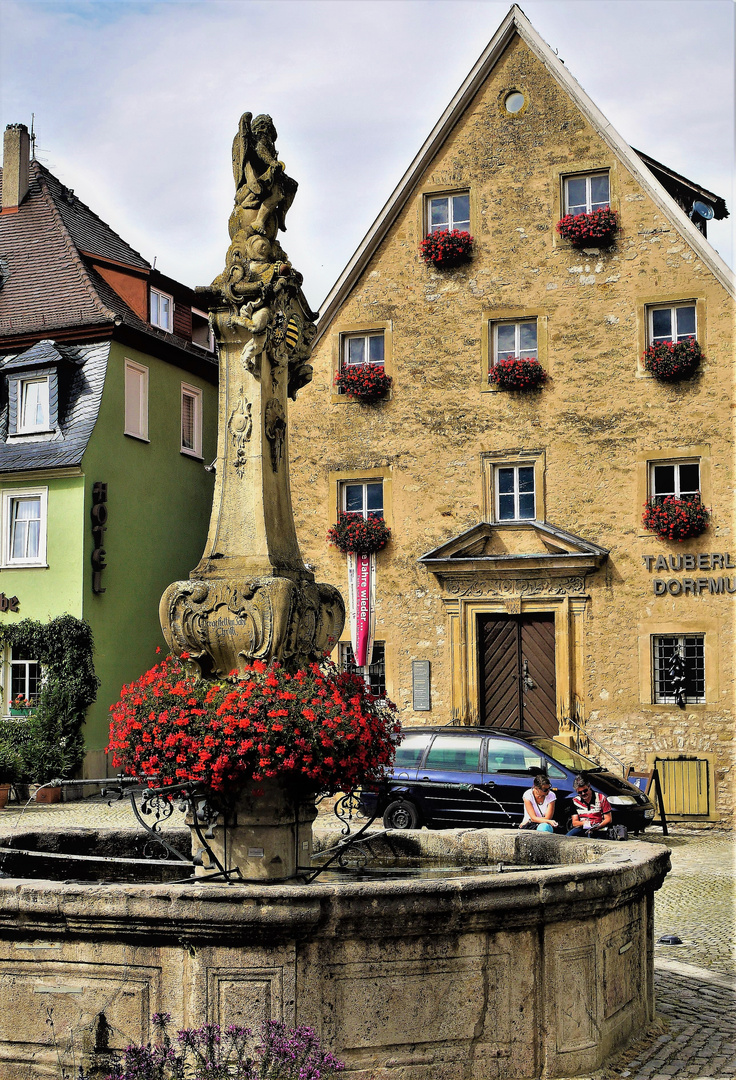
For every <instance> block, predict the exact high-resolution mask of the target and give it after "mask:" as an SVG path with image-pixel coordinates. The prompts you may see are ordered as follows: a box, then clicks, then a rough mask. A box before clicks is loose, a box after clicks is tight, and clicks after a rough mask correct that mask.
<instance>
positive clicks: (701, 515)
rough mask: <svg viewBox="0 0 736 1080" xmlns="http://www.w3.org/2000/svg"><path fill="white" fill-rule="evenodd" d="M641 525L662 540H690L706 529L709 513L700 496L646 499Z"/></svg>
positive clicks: (670, 496)
mask: <svg viewBox="0 0 736 1080" xmlns="http://www.w3.org/2000/svg"><path fill="white" fill-rule="evenodd" d="M641 520H642V525H643V526H644V528H645V529H648V530H649V531H650V532H653V533H656V534H657V536H661V538H662V539H663V540H678V541H680V542H682V541H683V540H690V539H692V537H694V536H700V535H701V534H702V533H704V532H705V530H706V529H707V528H708V523H709V521H710V512H709V511H708V510H707V509H706V507H705V506H703V504H702V502H701V500H700V494H699V493H698V494H697V495H694V496H692V497H691V498H689V499H677V498H675V496H674V495H667V496H665V498H664V499H663V498H661V496H657V497H653V498H650V499H647V501H646V502H645V503H644V515H643V517H642V519H641Z"/></svg>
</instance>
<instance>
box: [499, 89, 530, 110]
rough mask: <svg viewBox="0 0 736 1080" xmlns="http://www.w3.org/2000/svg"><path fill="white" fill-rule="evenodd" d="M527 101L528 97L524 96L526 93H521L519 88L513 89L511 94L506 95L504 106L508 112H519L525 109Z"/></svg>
mask: <svg viewBox="0 0 736 1080" xmlns="http://www.w3.org/2000/svg"><path fill="white" fill-rule="evenodd" d="M525 103H526V98H525V97H524V95H523V94H520V93H519V91H518V90H512V91H511V93H510V94H507V95H506V99H505V101H504V106H505V108H506V112H510V113H518V112H519V111H520V110H521V109H523V107H524V105H525Z"/></svg>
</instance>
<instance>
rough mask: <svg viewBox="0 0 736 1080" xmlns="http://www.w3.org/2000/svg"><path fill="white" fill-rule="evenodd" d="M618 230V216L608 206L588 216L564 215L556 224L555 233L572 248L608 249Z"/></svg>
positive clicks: (593, 211)
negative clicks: (567, 241)
mask: <svg viewBox="0 0 736 1080" xmlns="http://www.w3.org/2000/svg"><path fill="white" fill-rule="evenodd" d="M617 229H618V214H617V213H616V211H615V210H612V209H611V208H610V206H604V207H603V208H602V209H600V210H592V211H591V212H590V213H589V214H565V216H564V217H563V218H561V219H560V220H559V221H558V222H557V232H558V233H559V234H560V236H561V237H562V238H563V239H564V240H569V241H570V243H571V244H572V245H573V247H608V245H609V244H612V243H613V239H614V237H615V235H616V231H617Z"/></svg>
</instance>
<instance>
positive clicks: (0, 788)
mask: <svg viewBox="0 0 736 1080" xmlns="http://www.w3.org/2000/svg"><path fill="white" fill-rule="evenodd" d="M21 770H22V761H21V757H20V754H19V753H18V751H17V749H16V748H15V747H14V746H13V745H12V744H11V743H10V742H8V741H7V740H5V739H3V740H0V810H1V809H3V808H4V807H5V806H7V804H8V798H9V797H10V788H11V786H12V785H13V784H17V783H18V781H19V780H20V776H21Z"/></svg>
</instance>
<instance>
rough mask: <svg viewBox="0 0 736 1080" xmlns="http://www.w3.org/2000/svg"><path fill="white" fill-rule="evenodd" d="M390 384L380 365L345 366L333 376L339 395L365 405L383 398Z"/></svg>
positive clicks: (388, 376)
mask: <svg viewBox="0 0 736 1080" xmlns="http://www.w3.org/2000/svg"><path fill="white" fill-rule="evenodd" d="M391 383H392V379H391V376H390V375H387V374H386V372H385V371H384V369H383V365H382V364H346V365H345V366H344V367H342V368H341V369H340V371H338V373H337V375H336V376H335V386H336V387H337V388H338V390H339V391H340V392H341V393H343V394H349V395H350V397H354V398H357V399H358V400H359V401H362V402H365V403H366V404H368V403H370V402H374V401H380V399H381V398H384V397H385V396H386V394H387V393H388V391H389V390H390V388H391Z"/></svg>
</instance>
